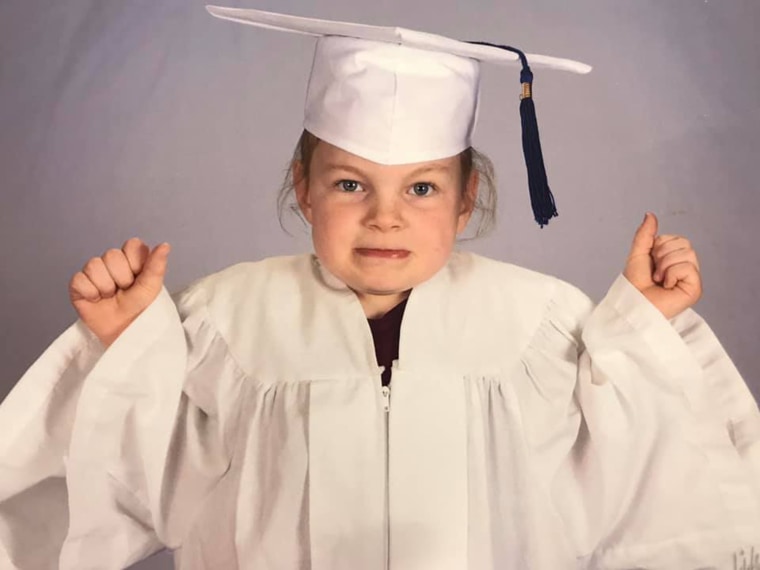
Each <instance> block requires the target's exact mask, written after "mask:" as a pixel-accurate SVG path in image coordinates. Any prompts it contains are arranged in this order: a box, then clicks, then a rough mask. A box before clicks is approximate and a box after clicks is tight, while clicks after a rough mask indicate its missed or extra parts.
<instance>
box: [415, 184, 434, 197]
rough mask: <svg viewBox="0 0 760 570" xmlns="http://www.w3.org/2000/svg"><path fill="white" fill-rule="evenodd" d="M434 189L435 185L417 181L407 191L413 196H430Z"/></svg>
mask: <svg viewBox="0 0 760 570" xmlns="http://www.w3.org/2000/svg"><path fill="white" fill-rule="evenodd" d="M434 191H435V186H433V185H432V184H430V183H429V182H417V183H416V184H415V185H414V186H412V187H411V188H410V189H409V193H410V194H414V195H415V196H430V195H431V194H432V193H433V192H434Z"/></svg>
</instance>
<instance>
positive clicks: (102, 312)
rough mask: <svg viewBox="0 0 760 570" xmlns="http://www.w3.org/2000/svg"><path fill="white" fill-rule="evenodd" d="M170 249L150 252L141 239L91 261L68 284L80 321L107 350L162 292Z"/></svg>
mask: <svg viewBox="0 0 760 570" xmlns="http://www.w3.org/2000/svg"><path fill="white" fill-rule="evenodd" d="M170 250H171V247H170V246H169V244H168V243H162V244H161V245H158V246H156V248H155V249H153V251H150V249H149V248H148V246H147V245H146V244H145V243H143V241H142V240H140V239H139V238H132V239H129V240H127V241H126V242H124V245H123V246H122V248H121V249H109V250H108V251H106V252H105V253H104V254H103V255H102V256H101V257H93V258H92V259H90V260H89V261H88V262H87V263H86V264H85V266H84V267H83V268H82V271H80V272H78V273H77V274H75V275H74V276H73V277H72V278H71V281H70V282H69V298H70V299H71V304H72V305H74V309H76V311H77V313H78V314H79V318H80V319H82V321H83V322H84V323H85V324H86V325H87V327H88V328H89V329H90V330H91V331H92V332H93V334H95V336H97V337H98V338H99V339H100V342H102V343H103V344H104V345H105V346H106V347H107V346H110V345H111V343H113V341H115V340H116V338H117V337H118V336H119V335H120V334H121V333H122V332H123V331H124V329H126V328H127V327H128V326H129V325H130V323H131V322H132V321H134V320H135V319H136V318H137V317H138V316H139V315H140V313H142V312H143V311H144V310H145V309H146V308H147V307H148V305H150V304H151V303H152V302H153V300H154V299H155V298H156V297H157V296H158V294H159V293H160V292H161V287H162V286H163V283H164V275H165V274H166V262H167V258H168V256H169V251H170Z"/></svg>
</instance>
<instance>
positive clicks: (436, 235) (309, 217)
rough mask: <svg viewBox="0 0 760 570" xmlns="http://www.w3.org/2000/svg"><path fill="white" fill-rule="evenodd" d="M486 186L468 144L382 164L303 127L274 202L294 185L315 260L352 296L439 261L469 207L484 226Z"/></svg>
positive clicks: (389, 292) (379, 291)
mask: <svg viewBox="0 0 760 570" xmlns="http://www.w3.org/2000/svg"><path fill="white" fill-rule="evenodd" d="M479 183H480V184H481V185H482V186H483V187H484V188H485V189H486V190H485V192H484V194H483V195H481V196H480V198H479V196H478V194H479V193H478V186H479ZM493 190H494V189H493V174H492V167H491V165H490V161H488V159H487V158H485V157H483V156H482V155H479V154H478V153H477V152H476V151H475V150H474V149H472V148H468V149H467V150H465V151H464V152H462V153H460V154H459V155H455V156H451V157H447V158H442V159H437V160H431V161H426V162H418V163H410V164H394V165H384V164H379V163H376V162H372V161H370V160H367V159H365V158H362V157H360V156H357V155H355V154H352V153H349V152H347V151H345V150H343V149H340V148H338V147H336V146H334V145H331V144H329V143H327V142H325V141H322V140H320V139H318V138H317V137H315V136H314V135H312V134H311V133H309V132H308V131H304V132H303V134H302V136H301V139H300V141H299V143H298V147H297V149H296V152H295V155H294V157H293V161H292V164H291V168H290V169H289V174H288V177H287V178H286V182H285V184H284V186H283V189H282V191H281V193H280V198H279V203H280V206H281V208H282V206H283V205H284V204H285V203H286V202H287V201H288V200H289V197H290V195H291V192H294V194H295V198H296V201H297V207H298V211H299V213H300V214H301V215H302V216H303V218H304V219H305V220H306V221H307V222H308V223H309V224H310V225H311V228H312V238H313V242H314V248H315V251H316V254H317V256H318V257H319V259H320V261H321V263H322V264H323V265H324V266H325V267H326V268H327V269H328V270H329V271H330V272H331V273H332V274H333V275H335V276H336V277H338V278H339V279H340V280H341V281H343V282H344V283H346V284H347V285H348V286H349V287H350V288H351V289H353V290H354V291H356V292H357V294H358V295H359V297H360V299H361V298H363V297H366V296H384V297H391V298H393V297H396V296H399V295H402V294H403V293H404V292H406V291H408V290H409V289H411V288H413V287H415V286H417V285H418V284H420V283H422V282H424V281H426V280H427V279H429V278H430V277H432V276H433V275H434V274H435V273H436V272H437V271H438V270H439V269H441V268H442V267H443V266H444V265H445V263H446V261H447V260H448V258H449V255H450V254H451V251H452V249H453V247H454V244H455V241H456V238H457V236H458V235H460V234H461V233H462V232H463V231H464V229H465V227H466V226H467V223H468V221H469V220H470V217H471V215H472V214H473V212H474V211H475V210H476V209H478V210H480V213H481V220H480V228H481V230H482V229H483V228H485V227H486V226H488V225H490V223H491V222H492V219H493V207H494V203H495V193H494V191H493Z"/></svg>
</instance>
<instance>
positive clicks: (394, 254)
mask: <svg viewBox="0 0 760 570" xmlns="http://www.w3.org/2000/svg"><path fill="white" fill-rule="evenodd" d="M356 253H358V254H359V255H363V256H365V257H382V258H386V259H403V258H405V257H407V256H408V255H409V251H408V250H406V249H373V248H368V247H359V248H357V249H356Z"/></svg>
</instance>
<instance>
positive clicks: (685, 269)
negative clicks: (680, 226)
mask: <svg viewBox="0 0 760 570" xmlns="http://www.w3.org/2000/svg"><path fill="white" fill-rule="evenodd" d="M623 275H625V277H626V278H627V279H628V281H630V282H631V283H632V284H633V285H634V286H635V287H636V288H637V289H638V290H639V291H641V292H642V293H643V295H644V296H645V297H646V298H647V299H649V301H650V302H651V303H652V304H653V305H654V306H655V307H657V308H658V309H659V310H660V312H661V313H662V314H663V315H665V317H666V318H668V319H670V318H672V317H675V316H676V315H677V314H678V313H680V312H682V311H684V310H686V309H688V308H689V307H691V306H692V305H694V303H696V302H697V301H698V300H699V298H700V296H701V295H702V277H701V275H700V273H699V261H698V259H697V254H696V252H695V251H694V249H693V248H692V247H691V244H690V243H689V240H687V239H686V238H684V237H681V236H676V235H659V236H658V235H657V217H656V216H655V215H654V214H647V215H646V216H645V217H644V222H643V223H642V224H641V226H640V227H639V229H638V230H637V231H636V235H635V236H634V238H633V245H632V246H631V252H630V253H629V254H628V262H627V263H626V267H625V271H624V272H623Z"/></svg>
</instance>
